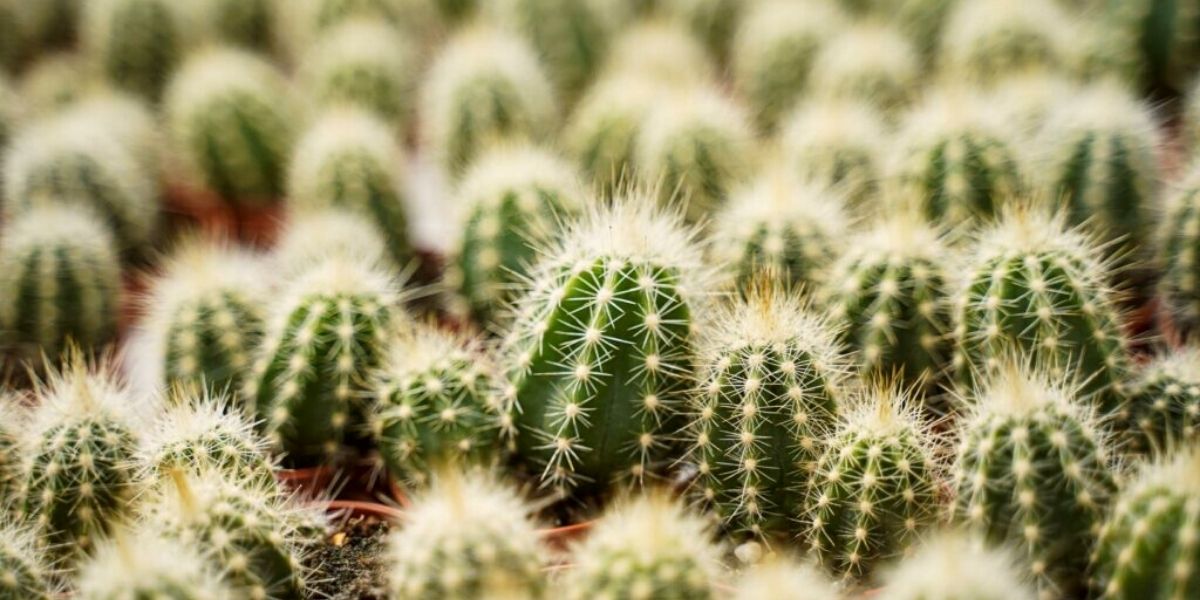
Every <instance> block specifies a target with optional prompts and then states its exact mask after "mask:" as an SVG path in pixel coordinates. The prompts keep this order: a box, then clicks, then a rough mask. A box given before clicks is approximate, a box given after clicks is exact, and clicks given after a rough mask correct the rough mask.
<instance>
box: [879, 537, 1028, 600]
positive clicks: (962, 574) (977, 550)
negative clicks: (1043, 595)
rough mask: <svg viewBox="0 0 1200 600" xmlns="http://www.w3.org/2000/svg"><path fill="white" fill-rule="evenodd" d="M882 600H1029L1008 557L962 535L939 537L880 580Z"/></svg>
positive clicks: (1023, 580) (1024, 583)
mask: <svg viewBox="0 0 1200 600" xmlns="http://www.w3.org/2000/svg"><path fill="white" fill-rule="evenodd" d="M883 582H884V584H883V592H882V593H881V594H880V595H879V597H880V599H881V600H957V599H962V598H974V599H978V600H1034V599H1035V598H1037V595H1036V594H1035V593H1034V591H1033V589H1032V586H1030V584H1029V581H1028V578H1027V577H1026V576H1024V574H1023V573H1022V572H1021V571H1020V569H1019V568H1018V564H1017V561H1016V560H1015V559H1014V558H1013V557H1012V556H1010V555H1009V553H1008V552H1006V551H1004V550H1000V549H994V548H989V547H988V546H987V545H986V543H985V542H984V541H983V540H982V539H980V538H977V537H975V536H973V535H970V534H968V533H965V532H962V531H956V530H949V531H944V532H941V533H938V534H936V535H934V536H933V537H932V538H930V539H927V540H924V541H923V542H921V543H920V544H918V546H917V548H916V550H915V551H914V552H913V554H912V556H910V557H908V558H905V559H904V560H902V561H900V563H899V564H897V565H895V566H894V567H892V568H891V569H890V570H889V571H888V572H887V573H885V574H884V576H883Z"/></svg>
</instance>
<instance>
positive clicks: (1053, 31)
mask: <svg viewBox="0 0 1200 600" xmlns="http://www.w3.org/2000/svg"><path fill="white" fill-rule="evenodd" d="M1071 25H1072V23H1071V21H1070V19H1069V18H1068V17H1067V16H1066V15H1065V14H1063V12H1062V10H1061V9H1060V8H1059V3H1057V2H1042V1H1040V0H1039V1H1037V2H1028V3H1022V4H1019V5H1018V4H1014V3H1012V2H1007V1H1006V0H977V1H975V2H959V3H958V4H957V6H956V7H955V8H954V10H953V11H952V12H951V13H950V16H949V20H948V21H947V23H946V28H945V32H944V34H943V37H942V44H941V51H940V52H939V60H940V63H939V65H938V66H939V67H940V69H941V70H942V71H943V72H945V73H947V74H949V75H950V76H953V77H957V78H959V79H966V80H968V81H971V82H974V83H978V84H983V85H990V84H993V83H995V82H997V81H1000V80H1001V79H1003V78H1004V77H1005V76H1006V75H1011V74H1015V73H1021V72H1023V71H1030V70H1038V69H1046V70H1056V69H1060V68H1065V67H1068V66H1069V64H1068V63H1069V52H1068V50H1067V48H1066V47H1065V43H1066V40H1068V39H1071V38H1070V36H1068V35H1064V32H1065V31H1071V32H1072V33H1074V32H1073V31H1072V27H1071Z"/></svg>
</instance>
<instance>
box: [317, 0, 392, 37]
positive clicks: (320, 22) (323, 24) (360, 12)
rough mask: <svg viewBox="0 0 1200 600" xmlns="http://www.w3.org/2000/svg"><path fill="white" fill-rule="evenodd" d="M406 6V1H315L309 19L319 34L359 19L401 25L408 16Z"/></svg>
mask: <svg viewBox="0 0 1200 600" xmlns="http://www.w3.org/2000/svg"><path fill="white" fill-rule="evenodd" d="M404 4H405V2H404V0H313V1H312V2H309V10H310V11H311V14H309V15H308V17H309V20H310V21H311V24H312V26H313V28H314V29H315V30H316V31H317V32H318V33H319V32H322V31H327V30H329V29H332V28H334V27H336V26H338V25H340V24H342V23H345V22H346V21H350V20H353V19H359V18H367V19H377V20H380V21H383V22H385V23H388V24H390V25H399V24H401V23H402V22H403V21H404V20H405V16H406V15H405V14H404V13H405V10H404V9H405V6H404Z"/></svg>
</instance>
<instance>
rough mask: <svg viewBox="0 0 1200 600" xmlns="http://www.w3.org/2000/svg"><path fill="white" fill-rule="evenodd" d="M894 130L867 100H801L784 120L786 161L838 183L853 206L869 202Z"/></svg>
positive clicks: (815, 178)
mask: <svg viewBox="0 0 1200 600" xmlns="http://www.w3.org/2000/svg"><path fill="white" fill-rule="evenodd" d="M889 140H890V132H889V131H888V128H887V126H886V125H885V124H884V121H883V117H882V116H881V115H880V114H879V113H878V111H877V110H876V109H875V108H873V107H871V106H870V105H869V104H865V103H862V102H855V101H851V100H834V99H832V98H829V99H822V100H816V101H812V102H806V103H803V104H801V105H799V106H798V107H797V108H796V109H795V111H794V112H792V113H791V114H790V115H788V116H787V117H786V118H785V119H784V120H783V122H782V124H781V125H780V133H779V145H780V154H781V156H782V159H781V160H782V161H783V164H785V165H787V166H788V167H790V168H794V169H795V170H796V171H795V172H796V173H797V174H798V175H800V176H801V177H803V178H805V179H810V180H813V181H817V182H824V183H827V184H829V185H836V186H840V187H841V188H842V190H843V191H844V192H845V194H846V196H847V199H848V200H849V202H850V204H851V205H854V206H868V205H869V203H870V201H871V200H874V199H875V197H876V195H877V194H878V189H879V183H880V181H882V180H883V166H884V165H883V156H882V153H881V152H880V145H881V143H882V144H884V145H886V144H887V143H888V141H889Z"/></svg>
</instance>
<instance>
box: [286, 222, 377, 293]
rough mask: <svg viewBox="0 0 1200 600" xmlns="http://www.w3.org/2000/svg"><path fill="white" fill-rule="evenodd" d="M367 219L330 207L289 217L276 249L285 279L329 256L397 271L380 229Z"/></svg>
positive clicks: (301, 272) (300, 272)
mask: <svg viewBox="0 0 1200 600" xmlns="http://www.w3.org/2000/svg"><path fill="white" fill-rule="evenodd" d="M367 219H368V218H367V217H365V216H363V215H360V214H357V213H352V212H346V211H342V210H338V209H336V208H327V209H324V210H306V211H298V212H297V213H295V214H293V215H291V216H290V217H289V218H288V221H287V224H286V225H285V226H284V229H283V231H282V232H281V233H280V235H279V240H278V243H276V245H275V250H274V252H273V257H272V258H273V266H274V267H276V268H278V270H279V272H280V273H281V274H282V275H283V279H285V280H287V279H291V278H293V277H295V276H297V275H300V274H303V273H304V272H305V271H307V270H308V269H310V268H311V267H312V266H313V265H316V264H319V263H320V262H322V261H323V260H325V259H327V258H329V257H330V256H340V257H342V258H345V259H348V260H355V261H358V262H361V263H362V264H365V265H372V266H374V267H377V268H380V269H383V270H385V271H388V272H389V273H391V272H395V271H398V269H399V266H398V265H396V263H395V261H394V260H393V259H392V254H391V252H390V251H389V250H388V246H387V243H386V242H385V241H384V240H383V237H382V235H381V234H380V232H379V228H378V227H377V226H375V224H374V223H372V222H371V221H369V220H367Z"/></svg>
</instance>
